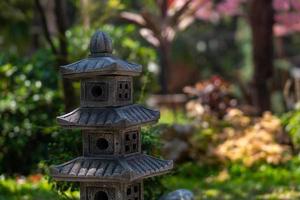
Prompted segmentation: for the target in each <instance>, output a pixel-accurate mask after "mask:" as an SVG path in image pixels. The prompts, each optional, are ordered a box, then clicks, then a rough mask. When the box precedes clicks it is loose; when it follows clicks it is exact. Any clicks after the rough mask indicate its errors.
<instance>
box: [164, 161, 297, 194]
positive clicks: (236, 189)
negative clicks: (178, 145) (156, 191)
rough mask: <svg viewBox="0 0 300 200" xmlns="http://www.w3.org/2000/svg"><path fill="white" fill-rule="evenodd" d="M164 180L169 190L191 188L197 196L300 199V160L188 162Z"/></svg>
mask: <svg viewBox="0 0 300 200" xmlns="http://www.w3.org/2000/svg"><path fill="white" fill-rule="evenodd" d="M163 184H164V185H165V186H166V187H168V189H169V190H174V189H178V188H187V189H190V190H192V191H194V193H195V194H196V196H197V198H196V200H200V199H201V200H206V199H210V200H215V199H218V200H223V199H224V200H226V199H228V200H235V199H249V200H252V199H261V200H262V199H274V200H283V199H284V200H289V199H290V200H295V199H300V162H299V159H298V158H295V159H294V160H292V161H290V162H288V163H286V164H284V165H281V166H271V165H266V164H262V165H260V166H256V167H252V168H247V167H245V166H243V165H240V164H233V165H231V166H228V167H226V168H225V169H220V168H218V167H208V166H204V167H198V166H197V165H195V164H192V163H187V164H184V165H181V166H179V167H177V170H176V171H175V172H174V174H173V175H172V176H168V177H166V178H165V179H164V180H163Z"/></svg>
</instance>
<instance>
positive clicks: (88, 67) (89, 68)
mask: <svg viewBox="0 0 300 200" xmlns="http://www.w3.org/2000/svg"><path fill="white" fill-rule="evenodd" d="M60 71H61V73H62V74H63V76H64V77H66V78H84V77H95V76H99V75H127V76H137V75H139V74H140V73H141V72H142V66H141V65H138V64H135V63H130V62H127V61H124V60H121V59H119V58H116V57H114V56H112V55H111V54H100V55H97V56H96V55H94V56H90V57H88V58H85V59H82V60H80V61H77V62H75V63H71V64H69V65H64V66H61V67H60Z"/></svg>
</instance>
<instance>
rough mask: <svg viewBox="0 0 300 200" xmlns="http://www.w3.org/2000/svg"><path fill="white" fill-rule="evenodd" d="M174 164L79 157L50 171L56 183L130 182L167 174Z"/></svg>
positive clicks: (136, 158) (134, 158)
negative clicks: (62, 181) (58, 181)
mask: <svg viewBox="0 0 300 200" xmlns="http://www.w3.org/2000/svg"><path fill="white" fill-rule="evenodd" d="M172 168H173V162H172V161H169V160H161V159H158V158H154V157H152V156H148V155H143V154H138V155H133V156H129V157H94V158H90V157H78V158H76V159H74V160H71V161H69V162H66V163H64V164H61V165H58V166H54V167H51V173H52V176H53V177H54V179H56V180H65V181H80V182H130V181H135V180H137V179H140V178H145V177H148V176H156V175H160V174H163V173H166V172H167V171H169V170H170V169H172Z"/></svg>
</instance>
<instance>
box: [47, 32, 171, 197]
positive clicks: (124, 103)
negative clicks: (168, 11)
mask: <svg viewBox="0 0 300 200" xmlns="http://www.w3.org/2000/svg"><path fill="white" fill-rule="evenodd" d="M112 51H113V49H112V41H111V39H110V38H109V37H108V36H107V34H105V33H103V32H100V31H97V32H96V33H95V34H94V35H93V36H92V38H91V41H90V55H89V57H88V58H86V59H83V60H80V61H78V62H75V63H72V64H69V65H65V66H61V68H60V69H61V73H62V75H63V76H64V77H65V78H70V79H75V80H80V82H81V95H80V107H79V108H77V109H75V110H74V111H72V112H70V113H68V114H65V115H62V116H59V117H57V121H58V123H59V124H60V125H61V126H62V127H64V128H79V129H81V130H82V138H83V156H81V157H78V158H75V159H73V160H71V161H68V162H66V163H63V164H60V165H57V166H53V167H51V175H52V176H53V178H54V179H55V180H57V181H74V182H80V199H81V200H141V199H144V197H143V179H144V178H147V177H152V176H156V175H160V174H163V173H166V172H167V171H169V170H170V169H172V167H173V162H172V161H168V160H161V159H158V158H154V157H152V156H148V155H145V154H143V153H142V151H141V126H142V125H146V124H151V123H155V122H157V121H158V119H159V116H160V113H159V112H158V111H155V110H151V109H149V108H146V107H144V106H142V105H138V104H133V76H137V75H139V74H140V73H141V70H142V67H141V65H138V64H134V63H130V62H127V61H124V60H121V59H119V58H117V57H115V56H113V55H112Z"/></svg>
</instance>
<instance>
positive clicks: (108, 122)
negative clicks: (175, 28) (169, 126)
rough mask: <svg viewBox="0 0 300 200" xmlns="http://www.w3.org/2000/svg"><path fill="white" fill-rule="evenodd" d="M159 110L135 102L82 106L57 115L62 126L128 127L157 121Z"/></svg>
mask: <svg viewBox="0 0 300 200" xmlns="http://www.w3.org/2000/svg"><path fill="white" fill-rule="evenodd" d="M159 117H160V113H159V111H155V110H151V109H149V108H146V107H144V106H142V105H138V104H133V105H128V106H122V107H101V108H92V107H80V108H77V109H76V110H74V111H72V112H70V113H67V114H65V115H62V116H59V117H57V121H58V123H59V124H60V125H61V126H65V127H67V128H68V127H69V128H74V127H77V128H93V127H95V128H106V129H107V128H126V127H130V126H135V125H143V124H149V123H154V122H157V121H158V119H159Z"/></svg>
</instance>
